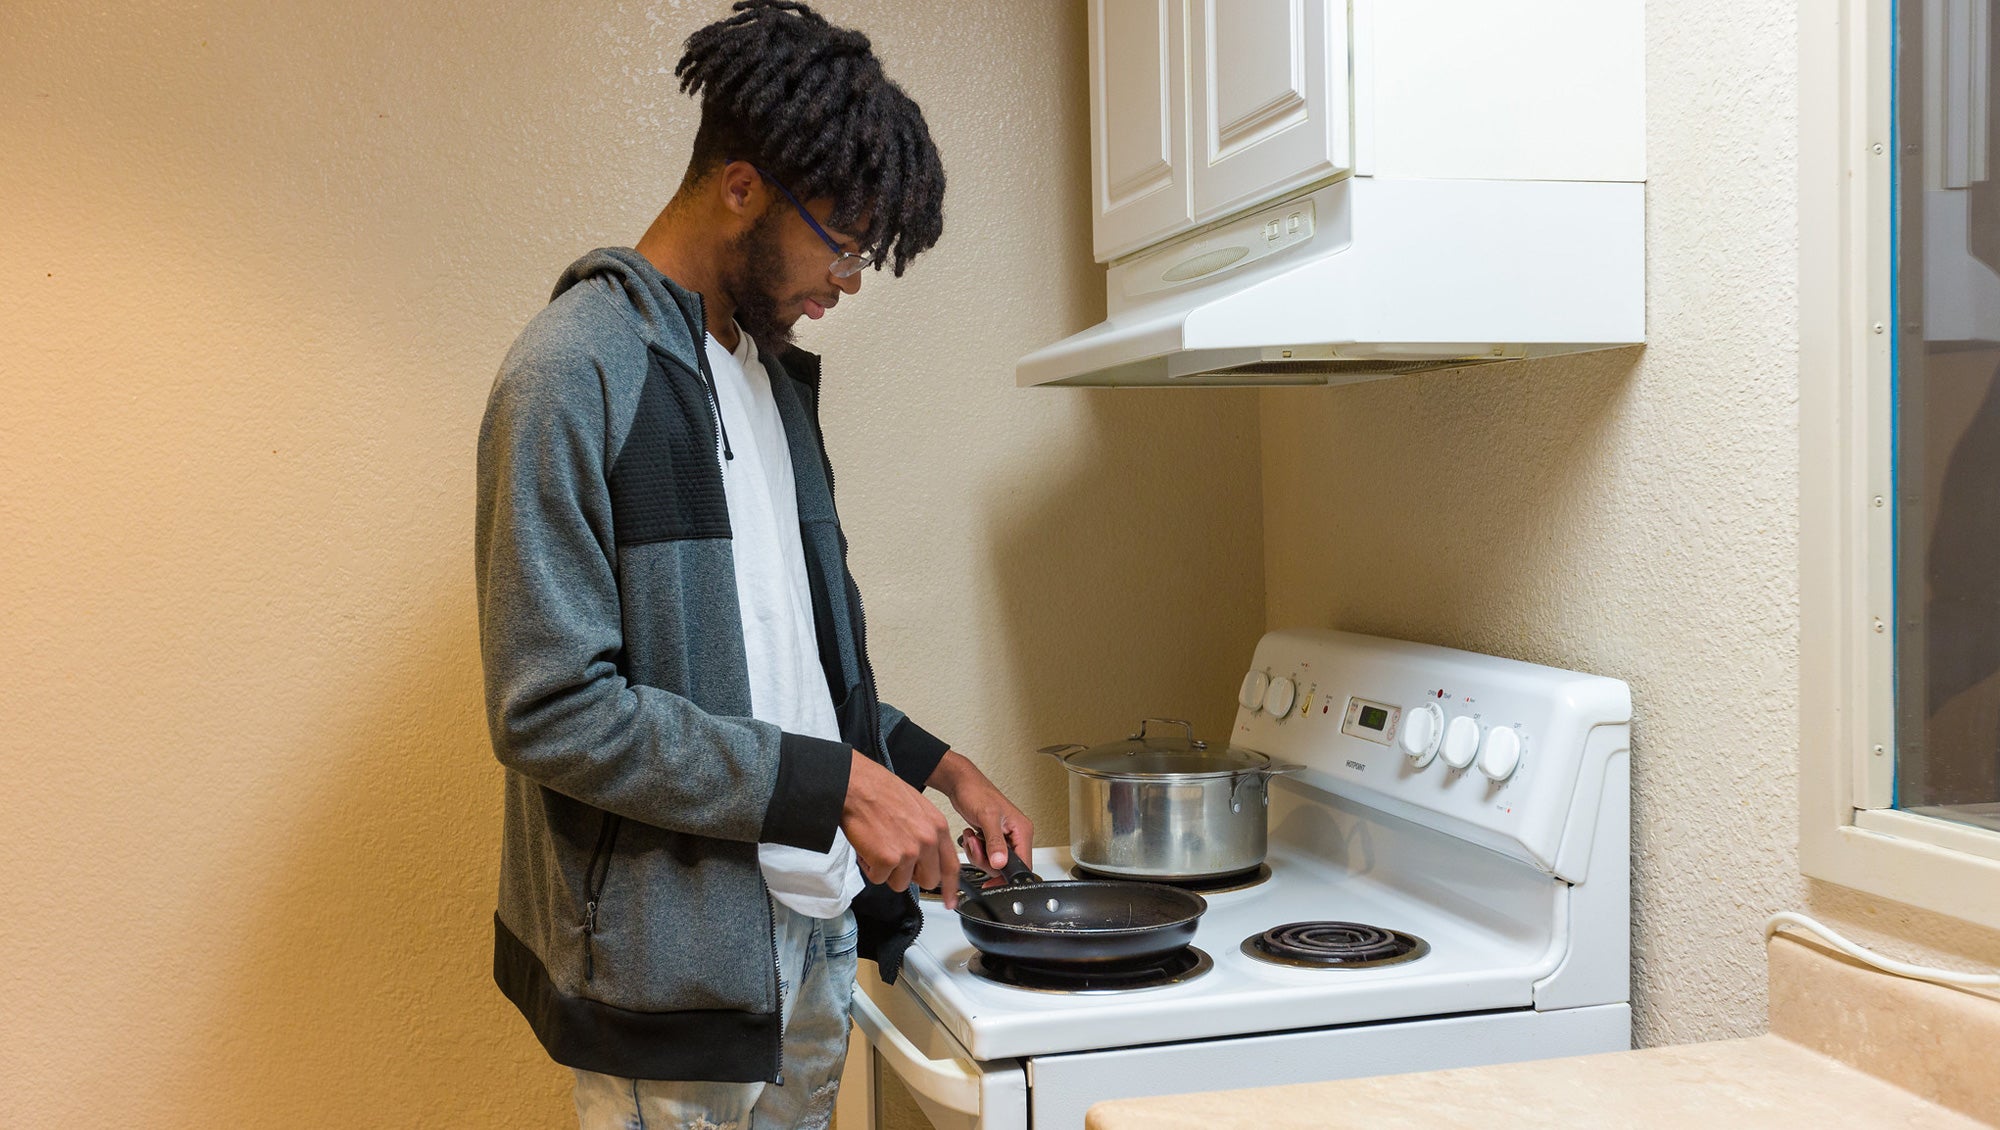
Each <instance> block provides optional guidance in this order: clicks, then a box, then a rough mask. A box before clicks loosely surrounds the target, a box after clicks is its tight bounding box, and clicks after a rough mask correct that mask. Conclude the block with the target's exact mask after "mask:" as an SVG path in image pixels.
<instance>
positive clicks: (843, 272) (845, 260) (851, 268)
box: [724, 160, 882, 279]
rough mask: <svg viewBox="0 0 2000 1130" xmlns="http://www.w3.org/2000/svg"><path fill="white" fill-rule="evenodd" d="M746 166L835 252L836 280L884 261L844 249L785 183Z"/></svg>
mask: <svg viewBox="0 0 2000 1130" xmlns="http://www.w3.org/2000/svg"><path fill="white" fill-rule="evenodd" d="M724 163H725V164H726V163H727V161H726V160H725V162H724ZM744 164H747V165H750V167H751V168H753V169H757V175H758V176H760V177H763V178H764V179H765V180H767V181H770V182H771V183H772V184H773V185H776V186H777V189H778V191H779V192H782V193H784V194H785V199H787V200H789V201H791V202H792V207H794V208H797V209H798V210H799V217H800V218H801V219H803V220H805V222H806V225H807V226H808V227H810V228H812V230H813V234H814V235H817V236H818V237H820V239H821V240H822V241H823V242H825V244H826V248H827V250H828V251H831V252H833V262H832V263H831V264H829V265H828V266H827V271H828V272H829V273H830V274H832V275H833V277H834V278H837V279H851V278H853V277H854V276H856V275H858V274H860V273H861V272H863V271H865V270H867V269H868V268H870V267H872V266H874V265H875V264H877V263H879V262H881V261H882V259H881V256H879V255H878V256H869V255H863V254H861V253H859V252H856V251H849V250H848V249H847V248H845V247H842V246H841V245H840V243H839V242H838V241H837V240H835V239H834V238H833V237H832V236H830V235H828V234H826V229H825V228H823V227H820V226H819V221H818V220H815V219H813V214H812V213H811V212H808V211H806V206H805V205H804V204H803V203H801V202H800V200H799V198H798V197H796V196H793V195H792V190H791V189H789V188H786V187H785V182H783V181H781V180H779V179H778V178H777V177H774V176H772V175H771V174H769V173H767V172H765V171H764V170H763V169H760V168H757V166H756V165H755V164H752V163H751V162H748V161H746V162H744Z"/></svg>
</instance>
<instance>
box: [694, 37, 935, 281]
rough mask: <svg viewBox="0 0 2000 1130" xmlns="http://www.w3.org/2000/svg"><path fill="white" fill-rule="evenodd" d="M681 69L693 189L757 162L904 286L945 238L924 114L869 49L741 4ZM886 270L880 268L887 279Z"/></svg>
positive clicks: (697, 44) (860, 41)
mask: <svg viewBox="0 0 2000 1130" xmlns="http://www.w3.org/2000/svg"><path fill="white" fill-rule="evenodd" d="M733 13H734V14H732V15H731V16H729V17H728V18H727V19H723V20H718V21H716V22H715V23H712V24H710V25H708V26H707V27H704V28H702V29H701V30H699V31H697V32H695V33H694V34H693V35H690V36H688V39H687V53H686V54H685V55H682V56H681V60H680V62H679V63H678V64H676V65H675V66H674V74H676V75H678V76H679V77H680V80H681V89H682V90H683V91H685V92H687V93H690V94H699V95H700V96H701V126H700V128H699V129H698V130H696V132H695V138H694V154H693V157H692V159H691V160H690V161H689V164H688V179H689V180H690V181H693V180H697V179H699V178H700V177H702V176H705V175H707V173H708V171H709V170H710V169H712V168H713V167H714V166H715V165H716V164H717V163H719V162H721V161H725V160H739V161H751V162H754V163H755V164H756V165H757V166H758V167H760V168H762V169H764V170H765V171H766V172H768V173H769V174H770V175H771V176H773V177H775V178H777V179H778V180H779V181H780V182H782V183H783V184H784V185H785V187H787V188H789V189H791V190H792V192H794V193H795V194H797V195H798V197H799V198H800V199H801V200H811V199H814V198H816V197H830V198H832V200H833V202H834V203H833V215H832V216H831V218H830V223H829V226H831V227H834V228H838V229H841V230H842V231H848V232H853V231H855V230H856V229H855V225H856V224H858V223H860V222H861V220H862V219H863V218H864V217H865V218H866V219H867V221H868V226H867V228H866V229H865V230H862V231H860V232H859V233H858V234H857V235H856V238H857V239H858V240H859V241H860V244H861V252H862V254H864V255H870V256H879V257H881V258H882V259H883V260H884V261H887V260H889V259H891V258H893V260H894V262H893V266H894V269H895V273H896V274H898V275H901V274H902V273H903V269H904V268H905V267H906V266H908V265H909V262H910V260H912V259H914V258H916V257H917V254H918V253H919V252H922V251H924V250H926V249H928V248H929V247H931V246H932V245H933V244H935V243H937V241H938V236H939V235H940V234H942V232H943V231H944V165H943V163H942V162H940V161H939V160H938V153H937V147H936V146H935V145H933V144H932V143H931V135H930V130H929V128H928V127H926V126H925V125H924V115H923V111H922V110H920V109H918V107H917V104H916V103H915V102H913V101H911V100H910V96H909V95H907V94H905V93H903V88H902V87H899V86H897V85H896V84H895V83H893V82H891V81H889V79H888V77H887V76H886V75H884V74H883V73H882V63H881V61H880V60H878V59H877V58H876V57H875V55H874V52H873V51H871V50H870V48H869V43H868V37H867V36H865V35H863V34H861V33H860V32H858V31H851V30H849V29H847V28H840V27H835V26H833V25H832V24H830V23H828V22H826V19H825V17H823V16H821V15H820V14H819V13H818V12H815V11H813V10H812V9H811V8H809V7H807V6H806V5H804V4H801V3H795V2H793V0H737V3H736V4H735V6H734V8H733ZM880 265H881V264H880V263H878V264H877V267H878V268H879V267H880Z"/></svg>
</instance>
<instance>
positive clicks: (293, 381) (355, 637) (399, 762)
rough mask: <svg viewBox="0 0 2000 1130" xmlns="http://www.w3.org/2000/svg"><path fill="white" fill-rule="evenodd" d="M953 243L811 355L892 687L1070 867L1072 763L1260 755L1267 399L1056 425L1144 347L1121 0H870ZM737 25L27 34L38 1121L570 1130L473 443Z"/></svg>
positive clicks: (137, 16)
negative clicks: (818, 369)
mask: <svg viewBox="0 0 2000 1130" xmlns="http://www.w3.org/2000/svg"><path fill="white" fill-rule="evenodd" d="M825 8H826V10H827V11H828V12H829V14H830V15H832V16H833V17H834V18H835V19H837V20H840V21H842V22H848V23H852V24H854V25H857V26H860V27H862V28H864V29H865V30H867V31H869V32H870V33H871V34H872V35H874V36H875V39H876V42H877V45H878V48H879V50H880V52H881V53H882V54H883V56H884V57H885V58H886V59H887V61H888V63H889V66H890V69H891V71H892V73H894V74H895V75H897V76H898V77H899V78H900V79H901V80H902V81H903V82H904V84H905V85H906V87H907V88H908V89H909V90H910V91H911V92H912V94H913V95H914V96H915V97H916V98H917V99H918V100H919V101H921V102H922V103H923V105H924V106H925V107H926V110H927V111H928V114H929V117H930V120H931V123H932V126H933V130H934V132H935V134H936V136H937V138H938V141H939V143H940V147H941V148H942V149H943V151H944V154H945V159H946V163H947V167H948V169H949V172H950V175H951V178H952V182H951V183H952V189H951V194H950V196H949V200H948V211H949V218H950V223H949V226H948V233H947V235H946V237H945V241H944V242H943V243H942V244H941V245H940V246H939V247H938V249H937V250H936V251H934V252H933V253H932V254H931V255H929V256H928V257H926V258H925V259H924V260H922V261H920V262H919V263H918V264H917V266H916V268H915V269H914V271H913V273H911V274H910V275H908V276H906V277H905V278H904V279H902V280H891V279H888V278H887V277H886V276H884V277H874V276H871V277H870V278H869V279H868V281H867V284H866V286H865V287H864V289H863V291H862V293H861V295H860V297H859V300H858V301H853V302H846V303H843V304H842V305H841V308H840V310H839V311H838V313H837V314H836V315H835V316H834V317H833V318H831V319H829V321H828V322H827V323H825V324H823V325H818V326H814V327H812V328H811V329H810V330H809V331H808V338H807V340H808V344H810V345H812V346H814V347H817V348H820V349H822V350H823V351H824V352H825V353H826V354H827V355H828V372H829V375H830V383H829V386H828V389H827V394H826V395H827V404H826V415H827V424H828V430H829V432H830V433H831V437H832V438H831V445H832V447H833V453H834V457H835V459H836V461H837V463H838V464H839V465H840V469H841V472H842V475H841V492H842V501H843V503H844V508H845V514H846V519H847V522H848V526H849V532H850V535H851V537H852V539H853V542H854V547H855V548H854V560H855V565H856V568H857V572H858V573H859V575H860V578H861V580H862V583H863V585H864V586H865V588H866V589H867V590H868V593H869V598H870V599H869V611H870V618H871V624H872V627H873V631H874V641H875V645H876V650H877V653H878V667H879V670H880V675H881V680H882V682H883V685H884V689H885V692H886V693H887V694H888V695H889V696H890V697H891V698H892V699H894V700H896V701H898V702H899V704H901V705H903V706H906V707H907V708H909V709H910V710H911V711H912V712H913V713H914V714H916V715H918V716H919V717H920V718H923V719H925V720H926V721H927V722H929V723H931V724H932V725H934V727H935V728H936V729H937V730H938V731H939V732H941V733H943V734H946V735H948V736H954V737H956V738H958V739H959V740H960V741H961V742H962V743H963V744H964V745H965V747H966V748H967V749H968V751H969V752H971V753H972V754H974V755H975V756H976V757H978V758H979V759H980V760H982V761H983V762H984V763H985V764H986V765H987V766H988V768H989V771H990V772H991V773H992V774H993V775H994V776H995V777H996V778H998V779H999V780H1000V781H1001V782H1002V783H1003V784H1004V785H1006V786H1008V787H1009V788H1010V789H1011V790H1012V791H1014V792H1015V794H1016V795H1017V797H1018V798H1019V799H1020V800H1021V801H1022V802H1023V803H1024V804H1025V805H1026V806H1027V807H1029V808H1030V810H1031V812H1032V814H1034V815H1036V816H1037V817H1038V818H1040V819H1041V821H1042V822H1043V828H1044V834H1043V837H1042V838H1043V840H1044V842H1054V841H1059V840H1061V839H1062V838H1063V837H1064V834H1065V830H1064V828H1063V827H1062V820H1063V814H1062V811H1061V798H1062V796H1063V793H1062V781H1061V777H1060V774H1059V772H1058V771H1057V770H1056V769H1055V767H1054V766H1053V765H1052V764H1045V763H1043V762H1042V761H1040V760H1038V759H1033V758H1031V757H1030V756H1029V755H1028V754H1027V753H1026V751H1027V750H1029V749H1031V748H1033V747H1034V746H1037V745H1042V744H1046V743H1050V742H1054V741H1058V740H1067V739H1080V738H1081V739H1092V738H1102V737H1108V736H1111V735H1110V734H1108V733H1107V732H1106V729H1107V727H1109V728H1112V729H1116V728H1117V727H1118V726H1120V725H1122V724H1123V722H1122V720H1124V719H1128V718H1136V717H1137V716H1138V715H1140V714H1141V713H1144V712H1157V711H1164V710H1188V711H1191V712H1193V713H1194V714H1195V715H1196V717H1197V719H1198V720H1199V721H1201V722H1202V723H1203V726H1204V728H1205V729H1209V730H1215V729H1219V728H1221V727H1223V726H1225V725H1226V724H1227V710H1228V709H1229V705H1230V702H1229V693H1230V689H1231V688H1232V687H1233V685H1234V681H1235V678H1236V674H1237V668H1238V667H1240V666H1241V664H1242V662H1243V660H1244V657H1245V656H1247V655H1248V654H1249V650H1250V648H1251V646H1252V645H1253V644H1254V642H1255V635H1256V632H1257V631H1258V628H1259V626H1260V615H1261V609H1262V592H1261V586H1262V576H1261V571H1260V555H1261V548H1260V542H1261V533H1260V523H1261V519H1262V516H1261V511H1260V508H1259V506H1258V504H1257V474H1258V466H1257V456H1256V447H1255V442H1256V429H1257V397H1256V395H1255V394H1254V393H1246V394H1240V395H1229V394H1225V395H1219V396H1217V395H1202V396H1196V397H1180V396H1175V395H1172V394H1164V395H1161V394H1146V393H1140V394H1116V393H1102V394H1094V393H1084V394H1078V393H1074V392H1066V393H1048V392H1028V391H1017V390H1016V389H1015V388H1014V387H1013V376H1012V361H1013V359H1014V358H1015V357H1016V356H1018V354H1019V353H1021V352H1023V351H1024V350H1026V349H1028V348H1031V347H1034V346H1036V345H1039V344H1042V343H1043V342H1046V341H1048V340H1052V339H1053V338H1055V337H1058V336H1060V335H1062V334H1065V333H1068V332H1071V331H1073V330H1075V329H1078V328H1080V327H1082V326H1084V325H1087V324H1089V323H1090V322H1091V321H1094V320H1095V319H1096V318H1097V317H1098V316H1099V315H1100V314H1101V311H1102V291H1101V287H1100V284H1099V281H1098V276H1097V274H1096V272H1095V270H1094V269H1093V268H1092V267H1091V266H1090V262H1089V254H1088V247H1089V238H1088V236H1089V231H1088V216H1087V213H1086V212H1085V207H1086V193H1085V190H1084V188H1083V186H1084V185H1085V184H1087V182H1088V176H1087V172H1086V165H1085V160H1084V152H1085V146H1086V137H1085V134H1084V132H1083V131H1084V129H1085V123H1084V115H1083V114H1082V113H1081V111H1080V110H1079V107H1081V106H1082V105H1083V102H1084V92H1083V75H1084V65H1083V42H1084V34H1083V25H1082V19H1081V12H1080V6H1079V5H1074V4H1070V3H1066V2H1059V0H1047V2H1035V3H1029V2H1024V0H1010V2H1009V3H1006V4H981V5H957V4H951V5H946V4H932V3H901V4H896V3H886V2H884V3H858V2H857V3H845V2H841V0H830V2H828V3H827V4H826V5H825ZM724 10H725V5H724V4H723V3H722V2H720V0H713V2H708V0H705V2H703V3H698V4H696V3H688V4H670V3H653V4H645V3H636V4H620V5H574V4H556V3H539V4H533V5H503V4H489V5H481V6H476V7H475V6H466V5H452V4H442V3H422V2H420V3H391V2H387V0H365V2H361V3H354V4H311V5H308V4H281V5H266V4H251V3H233V4H232V3H213V4H160V5H118V6H113V7H90V6H78V5H74V4H62V3H55V2H51V0H21V2H17V3H13V4H9V5H8V6H7V8H6V13H5V15H4V17H0V28H4V33H0V153H5V154H6V158H5V160H4V162H0V215H4V216H5V217H6V222H5V228H4V230H5V235H6V238H5V239H4V240H0V293H3V294H4V295H5V300H4V301H0V389H4V391H5V403H6V408H7V410H6V411H5V412H4V413H0V482H4V483H5V484H6V486H5V488H4V489H0V670H4V671H5V672H6V678H5V679H4V680H0V719H4V721H5V725H4V726H0V796H4V797H5V798H6V816H5V818H4V820H0V828H4V834H0V889H4V890H5V892H6V896H7V909H6V913H5V915H4V916H0V958H4V960H0V978H4V991H0V999H3V1000H4V1001H5V1006H4V1007H0V1079H4V1080H5V1083H4V1085H0V1125H5V1126H9V1127H24V1128H25V1127H54V1126H65V1127H67V1126H76V1125H88V1124H95V1123H104V1124H117V1125H137V1126H149V1127H202V1128H209V1127H248V1126H280V1125H282V1126H398V1125H402V1126H493V1127H500V1126H521V1127H528V1126H551V1125H560V1124H562V1123H563V1121H564V1120H565V1119H566V1118H568V1117H569V1115H568V1110H567V1086H566V1078H565V1076H564V1075H563V1073H561V1072H560V1071H559V1070H558V1069H555V1068H553V1067H552V1066H551V1065H550V1064H549V1063H548V1061H547V1060H546V1059H545V1058H544V1057H543V1056H542V1054H541V1052H540V1050H539V1048H538V1047H536V1046H535V1044H534V1043H533V1040H532V1039H531V1037H530V1036H529V1035H528V1033H527V1031H526V1029H525V1026H524V1025H523V1024H522V1023H521V1022H520V1021H519V1019H518V1018H516V1017H515V1016H514V1015H513V1014H512V1012H511V1010H510V1009H509V1008H508V1007H507V1006H506V1005H505V1004H504V1003H503V1002H502V1001H501V999H500V997H499V995H498V993H497V992H496V991H495V990H494V989H493V988H492V987H491V984H490V981H489V972H488V970H489V957H488V955H489V952H490V951H489V949H488V946H489V925H488V923H489V915H490V913H491V906H492V892H493V889H494V876H495V871H496V868H497V859H496V852H495V840H496V833H497V829H498V825H499V798H500V790H499V769H498V767H497V765H496V764H495V763H494V762H493V761H492V759H491V756H490V754H489V753H488V751H487V748H486V738H485V731H484V724H483V721H482V719H481V715H480V713H479V684H478V663H477V657H476V652H475V647H474V643H475V640H474V618H473V606H472V585H471V577H472V574H471V517H472V498H471V495H472V471H473V468H472V443H473V437H474V432H475V428H476V426H477V423H478V419H479V413H480V410H481V408H482V406H483V403H484V399H485V394H486V389H487V386H488V384H489V382H490V381H491V378H492V373H493V371H494V368H495V366H496V365H497V364H498V361H499V358H500V355H501V353H502V351H503V350H504V349H505V348H506V345H507V343H508V342H509V341H510V340H511V338H512V336H513V334H514V333H515V332H516V330H517V329H518V328H519V327H520V325H521V324H522V323H523V322H524V321H526V319H527V318H528V317H529V316H530V314H532V312H533V311H534V310H535V309H536V308H537V307H538V306H539V304H540V303H541V302H542V301H543V300H544V298H545V297H546V295H547V293H548V289H549V286H550V284H551V283H552V281H553V280H554V277H555V275H556V273H557V272H558V271H559V270H560V269H561V267H562V266H563V265H564V264H566V263H567V262H568V261H569V260H570V259H571V258H573V257H574V256H575V255H577V254H578V253H580V252H582V251H584V250H586V249H588V248H591V247H594V246H598V245H601V244H607V243H629V242H631V241H632V240H633V239H636V238H637V236H638V234H639V233H640V232H641V231H642V230H643V229H644V227H645V225H646V223H647V222H648V220H650V219H651V217H652V215H653V213H654V211H655V210H656V209H657V208H658V207H659V205H660V204H661V203H662V202H663V201H664V199H665V196H666V194H667V193H668V192H669V191H670V189H671V187H672V186H673V185H674V184H675V183H677V181H678V178H679V176H680V172H681V167H682V160H683V154H684V148H685V145H686V143H687V141H688V139H689V138H690V136H691V134H692V130H693V113H692V106H691V104H690V103H689V102H688V100H687V99H685V98H684V97H683V96H681V95H680V94H679V93H678V92H677V91H675V90H674V89H673V85H672V80H671V74H670V71H671V68H672V64H673V62H674V59H675V58H676V57H677V55H678V44H679V41H680V40H681V39H682V38H683V37H684V36H685V35H686V34H687V32H688V31H690V30H692V29H693V28H694V27H696V26H698V25H699V24H701V23H704V22H706V21H707V20H709V19H712V18H714V17H716V16H718V15H719V14H721V13H722V12H723V11H724Z"/></svg>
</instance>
